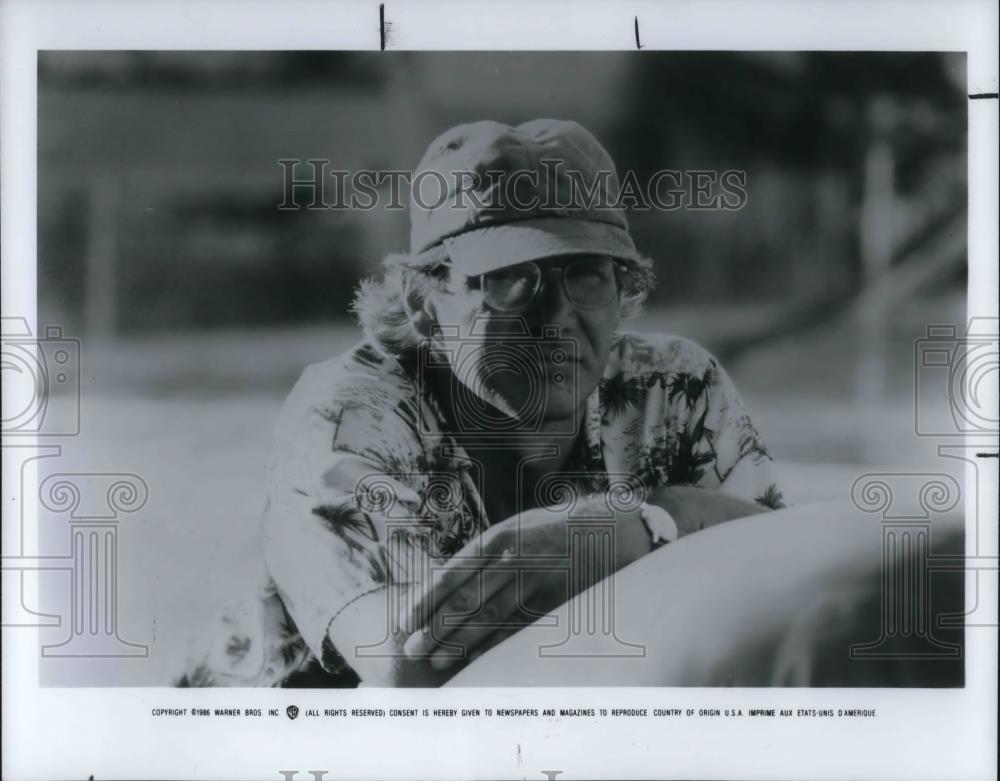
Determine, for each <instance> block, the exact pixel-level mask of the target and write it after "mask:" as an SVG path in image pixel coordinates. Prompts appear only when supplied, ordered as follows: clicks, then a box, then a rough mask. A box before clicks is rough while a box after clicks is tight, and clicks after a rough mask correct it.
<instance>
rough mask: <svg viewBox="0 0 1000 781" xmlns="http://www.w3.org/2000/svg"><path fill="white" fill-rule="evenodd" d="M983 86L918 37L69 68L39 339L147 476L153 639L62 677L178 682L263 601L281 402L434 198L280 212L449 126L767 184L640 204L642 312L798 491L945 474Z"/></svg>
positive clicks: (134, 627) (146, 614)
mask: <svg viewBox="0 0 1000 781" xmlns="http://www.w3.org/2000/svg"><path fill="white" fill-rule="evenodd" d="M965 93H966V89H965V57H964V55H963V54H941V53H919V52H912V53H911V52H891V53H853V52H850V53H794V52H781V53H724V52H699V53H684V52H670V53H663V52H659V53H658V52H642V53H641V54H640V53H621V52H608V53H502V54H494V53H486V52H482V53H458V52H456V53H404V52H399V53H396V52H393V53H369V52H358V53H335V52H96V51H95V52H40V53H39V63H38V296H39V301H38V304H39V319H38V322H39V325H40V326H42V325H44V324H60V325H62V326H63V330H64V334H65V335H67V336H70V337H75V338H80V339H81V342H82V351H81V358H80V371H79V381H80V387H81V393H82V396H81V398H82V406H81V421H82V423H81V434H80V435H79V437H77V438H76V439H74V440H73V441H72V442H71V443H69V444H67V446H66V448H64V456H63V463H62V464H60V468H65V467H66V466H67V465H75V466H78V467H81V468H84V467H85V468H88V469H91V470H92V469H98V468H100V469H108V470H119V471H127V472H133V473H136V474H139V475H141V476H142V477H143V479H145V480H146V482H147V483H148V484H149V487H150V499H149V503H148V504H147V506H146V507H145V508H144V509H143V511H142V512H141V513H137V514H136V516H135V518H130V519H128V520H127V521H125V522H124V523H123V527H122V531H121V535H120V543H119V544H120V546H121V554H120V567H121V575H120V577H121V582H122V584H123V585H124V586H126V588H125V589H124V591H123V592H122V594H121V596H120V600H121V611H122V615H123V618H122V626H123V629H122V632H123V636H129V635H131V636H130V637H129V638H128V639H131V640H134V641H136V642H143V643H152V648H153V651H154V653H153V656H151V657H150V659H147V660H144V662H139V661H138V660H127V661H120V662H115V661H104V662H97V661H94V660H87V662H69V661H66V660H46V661H44V662H43V665H42V668H43V682H47V683H50V684H72V683H87V684H91V685H100V684H111V683H147V684H148V683H162V682H166V680H168V679H169V677H170V675H171V674H173V673H174V672H176V671H177V669H179V665H180V662H179V659H180V657H181V655H182V654H183V653H184V644H185V641H186V638H187V637H189V636H191V635H196V634H198V632H199V631H203V630H204V628H205V627H207V626H208V625H209V623H210V621H211V619H212V616H213V614H214V611H215V610H216V609H217V607H218V606H219V604H220V602H221V601H222V600H223V599H224V598H225V595H226V594H228V593H231V592H233V591H240V590H243V591H246V589H248V588H252V582H253V577H255V575H256V573H257V568H258V567H259V562H258V553H257V550H258V543H257V540H256V538H255V536H254V535H255V534H256V525H257V517H258V514H259V511H260V508H261V505H262V501H263V492H262V487H261V482H262V481H261V478H262V475H263V471H264V467H265V464H266V460H267V457H268V448H269V444H270V436H271V428H272V425H273V421H274V417H275V415H276V413H277V410H278V407H279V406H280V403H281V401H282V399H283V398H284V395H285V394H286V393H287V391H288V390H289V389H290V387H291V385H292V384H293V383H294V381H295V379H296V378H297V377H298V375H299V373H300V372H301V371H302V369H303V367H304V366H305V365H306V364H308V363H311V362H315V361H318V360H322V359H324V358H327V357H329V356H331V355H333V354H336V353H338V352H340V351H342V350H344V349H346V348H347V347H349V346H350V345H352V344H353V343H354V342H355V341H357V340H358V339H359V338H360V331H359V329H358V327H357V325H356V323H355V322H354V320H353V319H352V317H351V315H350V313H349V311H348V306H349V304H350V301H351V299H352V296H353V290H354V288H355V286H356V284H357V282H358V280H360V279H361V278H363V277H364V276H367V275H370V274H373V273H375V272H376V271H377V269H378V264H379V262H380V260H381V258H382V257H383V256H384V255H385V254H386V253H387V252H391V251H401V250H405V249H406V248H407V244H408V241H407V231H408V223H407V214H406V212H400V211H386V210H382V209H376V210H371V211H365V212H361V211H345V210H326V211H315V210H301V211H284V210H278V209H277V205H278V203H280V202H281V200H282V195H283V172H282V168H281V167H280V166H279V164H278V162H277V161H278V160H279V159H282V158H285V159H287V158H298V159H302V160H306V159H309V158H321V159H328V160H329V161H330V168H331V169H347V170H356V169H360V168H365V169H375V170H378V169H404V170H408V169H412V168H413V167H414V166H415V165H416V163H417V161H418V160H419V159H420V157H421V156H422V154H423V152H424V150H425V149H426V147H427V145H428V144H429V143H430V141H431V140H433V139H434V138H435V137H436V136H437V135H439V134H440V133H441V132H442V131H444V130H445V129H447V128H449V127H451V126H452V125H455V124H458V123H461V122H469V121H475V120H479V119H484V118H489V119H495V120H498V121H501V122H506V123H510V124H517V123H520V122H523V121H525V120H527V119H531V118H535V117H544V116H547V117H556V118H565V119H575V120H577V121H579V122H581V123H582V124H583V125H584V126H586V127H587V128H588V129H590V130H591V131H592V132H593V133H594V134H595V135H596V136H597V137H598V139H600V140H601V141H602V143H603V144H604V145H605V146H606V148H607V149H608V151H609V152H610V153H611V155H612V157H613V158H614V159H615V161H616V163H617V165H618V169H619V173H620V174H622V173H623V172H624V171H625V170H627V169H631V170H634V171H635V172H636V175H637V177H638V179H639V181H645V180H646V179H647V178H648V177H649V176H650V175H651V174H652V173H654V172H655V171H658V170H661V169H665V168H669V169H687V170H694V169H701V170H711V171H719V172H721V171H724V170H727V169H738V170H745V171H746V172H747V179H746V191H747V194H748V201H747V203H746V206H745V207H744V208H743V209H741V210H739V211H694V210H683V209H682V210H676V211H671V212H662V211H656V210H653V211H649V212H634V213H633V214H631V215H630V225H631V228H632V233H633V236H634V238H635V240H636V244H637V245H638V246H639V247H640V249H642V250H643V251H644V252H646V253H647V254H649V255H650V256H652V257H653V258H654V260H655V261H656V263H657V275H658V280H659V282H658V286H657V288H656V290H655V291H654V292H653V294H652V295H651V297H650V299H649V302H648V305H647V308H646V312H645V313H644V314H643V315H642V316H641V317H640V319H639V320H638V321H637V322H634V323H632V324H631V325H630V326H629V327H630V328H632V329H634V330H640V331H642V330H648V331H649V330H655V331H666V332H671V333H677V334H682V335H685V336H688V337H691V338H693V339H695V340H696V341H699V342H700V343H702V344H703V345H704V346H706V347H707V348H709V349H710V350H711V351H713V352H714V353H715V354H716V355H717V356H718V357H719V358H720V360H721V361H722V363H723V365H724V366H726V367H727V369H728V370H729V371H730V373H731V374H732V375H733V377H734V379H735V381H736V383H737V386H738V387H739V388H740V389H741V391H742V393H743V394H744V396H745V399H746V402H747V405H748V407H749V409H750V412H751V414H752V415H753V417H754V418H755V420H756V422H757V424H758V426H759V428H760V429H761V431H762V433H763V436H764V438H765V440H766V441H767V442H768V444H769V446H770V448H771V450H772V453H773V455H774V456H775V458H776V459H777V460H778V462H779V464H780V469H781V473H782V475H783V485H782V487H783V488H784V490H785V494H786V497H787V498H788V499H790V500H791V501H807V500H810V499H819V498H828V497H831V496H838V497H841V498H843V497H846V496H848V495H849V493H850V486H851V484H852V482H853V481H854V479H855V478H856V477H857V476H858V475H860V474H862V473H863V472H865V471H870V470H872V469H875V468H878V467H906V466H913V467H916V466H920V465H925V466H926V465H928V464H933V465H934V466H935V468H938V469H940V468H942V467H946V466H947V465H941V464H937V463H935V461H940V459H935V453H936V450H935V448H936V445H937V442H935V441H929V442H928V440H926V439H922V438H919V437H917V436H915V431H914V428H915V408H914V396H915V389H916V387H917V384H919V382H920V380H921V375H920V374H919V373H917V372H916V368H915V361H914V356H915V350H916V349H918V340H920V339H921V337H923V336H925V334H926V329H927V326H928V325H929V324H938V323H951V324H956V325H957V326H958V329H959V332H960V333H961V331H962V330H964V323H965V317H966V315H965V293H966V284H967V267H966V214H967V209H966V97H965ZM300 175H304V174H300ZM915 383H916V384H915ZM931 392H932V393H936V394H937V395H936V398H937V399H938V400H939V404H938V406H937V407H936V408H935V410H934V411H933V414H936V415H939V416H940V418H941V419H942V420H943V421H945V423H943V424H942V425H946V424H947V420H946V419H947V418H948V415H949V411H948V408H947V403H946V399H945V395H944V388H943V387H942V388H937V386H934V387H933V388H931ZM68 399H69V397H67V399H64V400H63V401H62V402H59V401H58V400H57V403H71V401H70V400H68ZM63 531H64V530H56V529H53V531H52V537H51V539H52V540H53V543H52V544H53V545H55V546H58V545H60V544H62V545H65V542H60V541H61V540H63V537H62V536H60V535H61V534H62V533H63ZM81 665H83V666H81Z"/></svg>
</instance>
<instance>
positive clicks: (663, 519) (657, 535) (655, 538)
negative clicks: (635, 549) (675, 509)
mask: <svg viewBox="0 0 1000 781" xmlns="http://www.w3.org/2000/svg"><path fill="white" fill-rule="evenodd" d="M639 517H640V518H641V519H642V523H643V525H644V526H645V527H646V531H647V532H649V539H650V541H651V542H652V543H653V548H654V549H655V548H659V547H660V546H661V545H666V544H667V543H668V542H673V541H674V540H676V539H677V536H678V533H677V524H676V522H675V521H674V519H673V518H672V517H671V515H670V513H668V512H667V511H666V510H664V509H663V508H662V507H657V506H656V505H655V504H645V503H643V505H642V506H641V507H640V508H639Z"/></svg>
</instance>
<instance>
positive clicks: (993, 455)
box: [976, 453, 1000, 458]
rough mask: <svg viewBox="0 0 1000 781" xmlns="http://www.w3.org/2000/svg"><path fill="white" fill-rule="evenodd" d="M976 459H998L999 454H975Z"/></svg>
mask: <svg viewBox="0 0 1000 781" xmlns="http://www.w3.org/2000/svg"><path fill="white" fill-rule="evenodd" d="M976 458H1000V453H976Z"/></svg>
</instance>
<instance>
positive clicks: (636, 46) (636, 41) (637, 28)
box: [635, 16, 642, 49]
mask: <svg viewBox="0 0 1000 781" xmlns="http://www.w3.org/2000/svg"><path fill="white" fill-rule="evenodd" d="M635 48H637V49H641V48H642V44H641V43H639V17H638V16H637V17H635Z"/></svg>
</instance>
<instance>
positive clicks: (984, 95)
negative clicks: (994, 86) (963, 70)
mask: <svg viewBox="0 0 1000 781" xmlns="http://www.w3.org/2000/svg"><path fill="white" fill-rule="evenodd" d="M998 97H1000V93H997V92H974V93H973V94H972V95H969V100H989V99H990V98H993V100H996V99H997V98H998Z"/></svg>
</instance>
